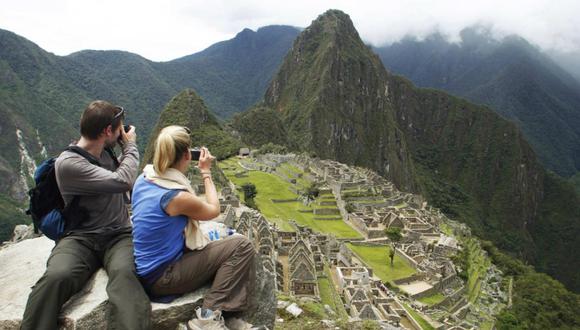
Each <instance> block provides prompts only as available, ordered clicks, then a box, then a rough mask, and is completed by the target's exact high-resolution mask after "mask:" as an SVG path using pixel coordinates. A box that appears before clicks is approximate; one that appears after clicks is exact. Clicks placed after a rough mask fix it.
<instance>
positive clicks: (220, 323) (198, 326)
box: [187, 307, 228, 330]
mask: <svg viewBox="0 0 580 330" xmlns="http://www.w3.org/2000/svg"><path fill="white" fill-rule="evenodd" d="M195 314H196V315H197V318H196V319H191V320H189V322H187V326H188V327H189V329H191V330H228V328H226V325H225V323H224V318H223V317H222V312H220V311H214V312H213V314H212V316H210V317H208V318H204V317H202V316H201V307H198V308H197V309H196V310H195Z"/></svg>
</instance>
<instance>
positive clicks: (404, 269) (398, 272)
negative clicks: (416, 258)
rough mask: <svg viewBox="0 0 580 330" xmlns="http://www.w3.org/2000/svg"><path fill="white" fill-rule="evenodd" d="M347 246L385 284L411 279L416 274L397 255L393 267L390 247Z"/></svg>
mask: <svg viewBox="0 0 580 330" xmlns="http://www.w3.org/2000/svg"><path fill="white" fill-rule="evenodd" d="M347 245H348V248H349V249H351V250H352V251H353V252H354V253H356V254H357V255H358V256H359V257H360V258H362V259H363V260H364V262H366V263H367V264H368V265H369V267H371V268H372V269H373V272H374V274H375V275H376V276H378V277H379V278H380V279H381V280H383V282H390V281H393V280H397V279H400V278H405V277H409V276H411V275H413V274H415V273H416V271H415V269H413V267H411V265H409V263H408V262H407V261H405V260H404V259H402V258H400V257H399V256H398V255H395V260H394V265H393V267H391V263H390V260H389V251H390V248H389V247H388V246H357V245H353V244H350V243H348V244H347Z"/></svg>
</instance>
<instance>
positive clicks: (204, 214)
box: [165, 148, 220, 220]
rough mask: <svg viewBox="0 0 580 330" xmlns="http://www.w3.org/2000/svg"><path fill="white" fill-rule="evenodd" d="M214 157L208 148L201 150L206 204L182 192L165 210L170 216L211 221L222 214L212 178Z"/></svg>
mask: <svg viewBox="0 0 580 330" xmlns="http://www.w3.org/2000/svg"><path fill="white" fill-rule="evenodd" d="M213 159H214V157H213V156H212V155H211V154H210V152H209V150H207V148H201V153H200V156H199V165H198V167H199V169H200V170H201V178H202V180H203V184H204V186H205V197H206V200H207V201H206V202H204V201H203V200H201V199H200V198H199V197H197V196H195V195H194V194H191V193H189V192H185V191H184V192H180V193H179V194H177V195H176V196H175V197H174V198H173V199H172V200H171V202H169V204H168V205H167V207H166V208H165V212H167V214H169V215H170V216H175V215H182V214H183V215H187V216H188V217H189V218H191V219H195V220H211V219H213V218H215V217H217V216H218V215H219V214H220V202H219V199H218V196H217V191H216V189H215V185H214V184H213V181H212V178H211V162H212V161H213Z"/></svg>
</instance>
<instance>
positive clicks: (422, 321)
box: [402, 304, 435, 330]
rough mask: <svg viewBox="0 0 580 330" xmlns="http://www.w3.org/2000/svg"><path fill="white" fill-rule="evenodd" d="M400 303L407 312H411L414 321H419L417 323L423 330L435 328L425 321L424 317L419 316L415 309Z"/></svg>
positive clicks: (433, 329)
mask: <svg viewBox="0 0 580 330" xmlns="http://www.w3.org/2000/svg"><path fill="white" fill-rule="evenodd" d="M402 305H403V307H405V309H406V310H407V312H409V314H411V316H412V317H413V318H414V319H415V321H417V323H419V325H420V326H421V328H423V330H435V328H433V327H432V326H431V324H429V322H427V321H425V319H424V318H423V317H422V316H421V314H419V313H418V312H417V311H415V310H414V309H412V308H411V307H409V306H407V304H402Z"/></svg>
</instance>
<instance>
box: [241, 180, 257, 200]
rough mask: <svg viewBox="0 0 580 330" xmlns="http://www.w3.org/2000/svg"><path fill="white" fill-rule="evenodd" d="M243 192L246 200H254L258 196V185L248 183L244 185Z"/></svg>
mask: <svg viewBox="0 0 580 330" xmlns="http://www.w3.org/2000/svg"><path fill="white" fill-rule="evenodd" d="M242 190H243V191H244V200H248V199H254V197H256V195H257V194H258V190H257V189H256V185H255V184H253V183H251V182H248V183H244V184H243V185H242Z"/></svg>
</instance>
